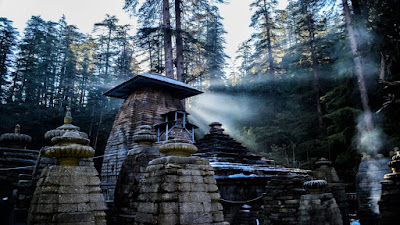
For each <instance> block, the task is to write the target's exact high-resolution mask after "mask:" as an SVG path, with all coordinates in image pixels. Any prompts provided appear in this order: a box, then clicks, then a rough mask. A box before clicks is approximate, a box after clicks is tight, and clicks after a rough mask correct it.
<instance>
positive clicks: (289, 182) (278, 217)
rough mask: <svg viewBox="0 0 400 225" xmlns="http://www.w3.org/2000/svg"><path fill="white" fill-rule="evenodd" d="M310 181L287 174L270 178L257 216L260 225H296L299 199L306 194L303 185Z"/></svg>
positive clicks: (308, 178) (303, 176)
mask: <svg viewBox="0 0 400 225" xmlns="http://www.w3.org/2000/svg"><path fill="white" fill-rule="evenodd" d="M310 179H311V177H310V176H306V175H289V174H282V175H279V176H276V177H275V178H272V179H271V181H269V182H268V185H267V186H266V188H265V195H264V205H263V210H262V211H261V212H260V215H259V217H260V224H262V225H267V224H268V225H270V224H273V225H289V224H293V225H295V224H298V212H299V202H300V197H301V196H302V195H304V194H306V193H307V190H305V189H304V188H303V183H304V181H306V180H310Z"/></svg>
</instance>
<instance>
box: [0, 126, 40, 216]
mask: <svg viewBox="0 0 400 225" xmlns="http://www.w3.org/2000/svg"><path fill="white" fill-rule="evenodd" d="M20 130H21V128H20V126H19V125H18V124H17V125H16V126H15V130H14V133H5V134H3V135H1V136H0V146H1V147H0V201H1V203H2V206H1V207H0V211H1V215H2V216H1V218H0V224H13V223H15V222H17V223H19V222H22V223H25V222H26V218H27V211H28V210H27V208H28V207H29V204H30V200H31V197H32V196H31V195H21V196H19V198H16V197H15V194H16V192H18V191H19V190H20V189H24V190H25V191H29V190H30V189H26V187H27V186H30V183H31V174H32V170H33V167H34V165H35V162H36V159H37V157H38V154H39V151H38V150H30V149H26V146H27V145H28V144H29V143H30V142H31V141H32V139H31V137H30V136H28V135H26V134H21V132H20ZM12 207H14V210H13V211H14V212H13V213H11V212H10V210H11V209H12ZM3 213H4V215H3Z"/></svg>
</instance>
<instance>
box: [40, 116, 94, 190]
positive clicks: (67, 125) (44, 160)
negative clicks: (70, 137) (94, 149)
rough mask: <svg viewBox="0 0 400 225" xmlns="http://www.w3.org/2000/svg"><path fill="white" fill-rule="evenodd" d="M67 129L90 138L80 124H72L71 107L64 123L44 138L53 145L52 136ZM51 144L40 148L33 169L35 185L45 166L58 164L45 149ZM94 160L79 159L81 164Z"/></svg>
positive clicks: (47, 133) (60, 133)
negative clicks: (81, 129) (81, 130)
mask: <svg viewBox="0 0 400 225" xmlns="http://www.w3.org/2000/svg"><path fill="white" fill-rule="evenodd" d="M67 131H74V132H77V133H79V135H80V136H81V137H82V138H88V135H87V134H86V133H85V132H80V128H79V127H78V126H75V125H73V124H72V117H71V112H70V109H68V110H67V113H66V114H65V117H64V124H63V125H61V126H59V127H57V128H56V129H53V130H49V131H47V132H46V133H45V134H44V138H45V140H46V142H47V144H48V145H49V146H51V145H53V143H52V141H51V140H52V138H54V137H59V136H62V135H63V134H65V133H66V132H67ZM49 146H45V147H43V148H42V149H41V150H40V154H39V158H38V160H37V162H36V165H35V168H34V170H33V175H32V176H33V180H32V182H33V185H34V187H36V183H37V181H38V180H39V178H40V175H41V173H42V170H43V168H46V167H49V166H52V165H56V164H57V160H56V158H53V157H49V156H47V155H46V154H45V151H46V149H47V148H49ZM87 161H89V162H90V163H88V162H87ZM92 162H93V160H92V158H90V159H81V160H80V161H79V163H80V165H93V163H92Z"/></svg>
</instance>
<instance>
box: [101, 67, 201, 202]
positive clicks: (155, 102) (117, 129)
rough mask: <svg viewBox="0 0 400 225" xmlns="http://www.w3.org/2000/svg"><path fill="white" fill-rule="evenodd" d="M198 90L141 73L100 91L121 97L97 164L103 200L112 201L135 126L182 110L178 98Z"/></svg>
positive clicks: (161, 77)
mask: <svg viewBox="0 0 400 225" xmlns="http://www.w3.org/2000/svg"><path fill="white" fill-rule="evenodd" d="M200 93H202V92H201V91H199V90H197V89H195V88H193V87H191V86H189V85H187V84H185V83H182V82H179V81H176V80H174V79H170V78H167V77H165V76H161V75H157V74H152V73H144V74H138V75H135V76H134V77H133V78H132V79H130V80H128V81H126V82H124V83H122V84H120V85H118V86H117V87H115V88H113V89H111V90H109V91H108V92H106V93H105V94H104V95H106V96H109V97H113V98H121V99H125V100H124V103H123V104H122V106H121V109H120V111H119V112H118V114H117V116H116V119H115V121H114V124H113V127H112V129H111V133H110V135H109V138H108V141H107V145H106V149H105V156H104V160H103V165H102V168H101V187H102V189H103V194H104V196H105V198H106V201H107V202H109V203H112V201H113V199H114V191H115V185H116V183H117V179H118V174H119V172H120V170H121V167H122V163H123V162H124V160H125V157H126V155H127V154H128V151H129V150H131V149H133V148H134V147H135V146H136V145H137V144H136V143H135V142H134V141H133V139H132V137H133V135H134V133H135V131H136V128H137V127H138V126H141V125H151V126H152V125H154V124H157V123H162V122H164V120H163V118H162V116H161V115H162V114H165V113H168V112H171V111H175V110H183V109H184V107H183V105H182V99H185V98H188V97H191V96H194V95H197V94H200ZM111 205H112V204H111Z"/></svg>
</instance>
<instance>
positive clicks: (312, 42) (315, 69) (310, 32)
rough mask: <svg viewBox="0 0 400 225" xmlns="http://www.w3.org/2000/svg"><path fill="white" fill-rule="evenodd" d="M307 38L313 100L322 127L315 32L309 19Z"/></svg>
mask: <svg viewBox="0 0 400 225" xmlns="http://www.w3.org/2000/svg"><path fill="white" fill-rule="evenodd" d="M308 23H309V24H308V38H309V39H310V51H311V59H312V68H313V74H314V90H315V100H316V103H317V113H318V125H319V127H322V125H323V122H322V107H321V99H320V98H321V88H320V86H319V68H318V66H319V65H318V61H317V56H316V55H315V34H314V31H313V29H312V27H311V21H308Z"/></svg>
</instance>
